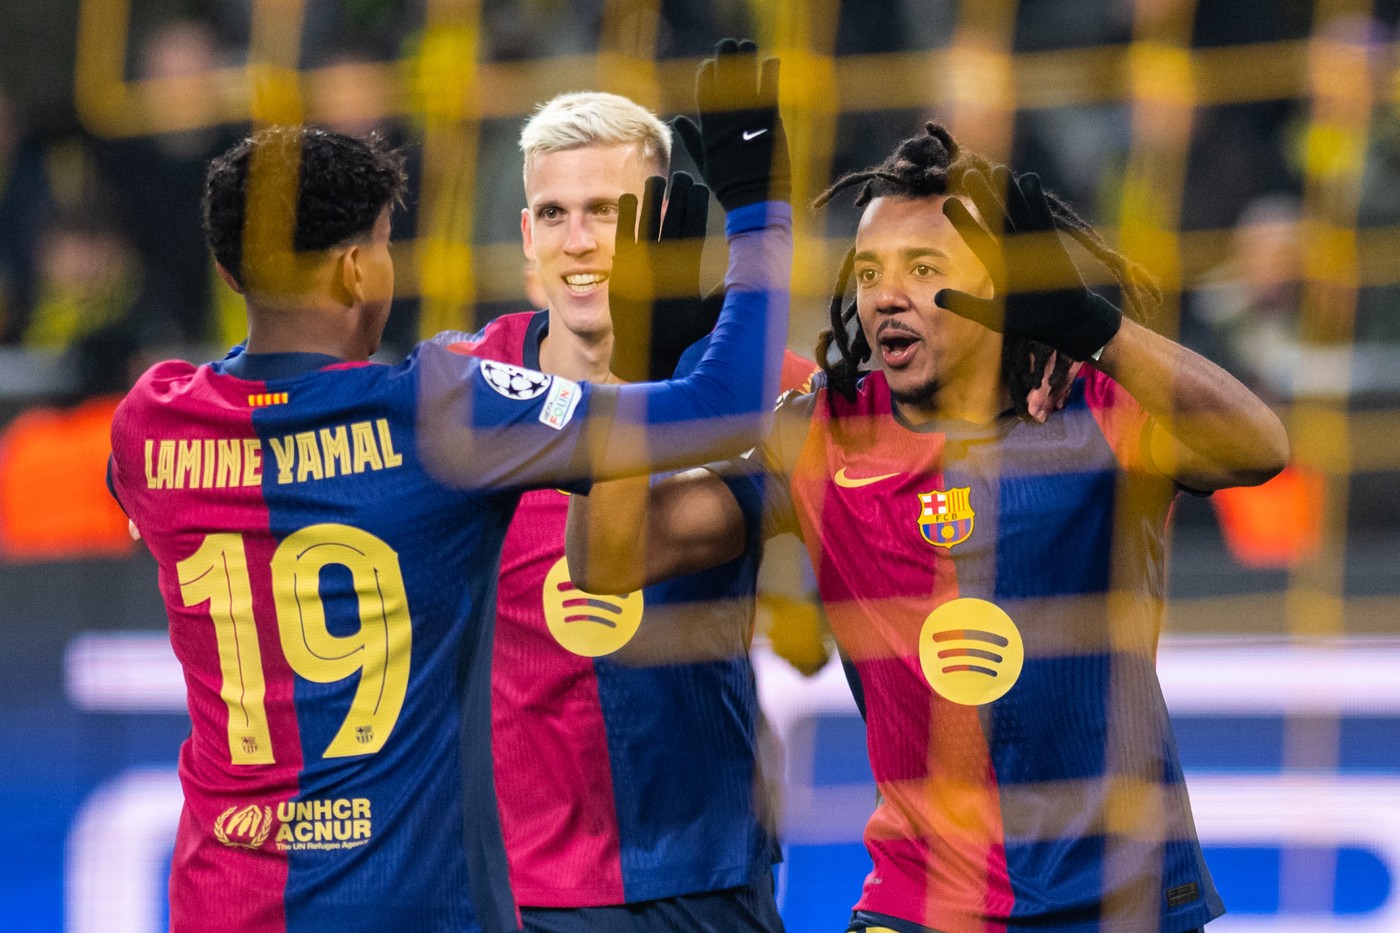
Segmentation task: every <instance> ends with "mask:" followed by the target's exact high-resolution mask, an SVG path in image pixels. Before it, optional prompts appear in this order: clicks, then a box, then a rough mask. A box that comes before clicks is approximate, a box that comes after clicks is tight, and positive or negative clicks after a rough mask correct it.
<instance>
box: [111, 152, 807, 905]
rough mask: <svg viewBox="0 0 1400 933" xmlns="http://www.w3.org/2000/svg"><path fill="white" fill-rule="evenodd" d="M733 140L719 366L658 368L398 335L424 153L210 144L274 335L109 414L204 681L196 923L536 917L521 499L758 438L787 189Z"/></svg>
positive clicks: (211, 233)
mask: <svg viewBox="0 0 1400 933" xmlns="http://www.w3.org/2000/svg"><path fill="white" fill-rule="evenodd" d="M705 142H706V147H707V154H708V157H709V159H710V161H711V163H712V164H713V172H714V175H715V177H716V178H727V179H728V181H729V182H730V183H736V184H737V183H743V184H746V185H747V190H748V191H749V193H750V195H751V196H750V197H749V198H748V199H746V200H744V201H743V202H742V203H736V202H731V203H730V205H729V208H730V209H729V210H728V212H727V218H726V229H727V232H728V236H729V248H730V255H729V266H728V272H727V274H726V289H727V291H726V297H725V300H724V307H723V311H722V313H721V314H720V319H719V321H718V323H717V324H716V327H715V331H714V334H713V336H712V339H711V343H710V348H709V351H708V352H707V353H706V355H705V357H704V358H703V359H702V360H701V361H700V364H699V365H698V366H697V367H696V369H695V370H694V372H693V373H691V374H690V375H689V376H688V377H686V378H685V379H682V380H676V381H673V382H666V383H660V384H656V383H647V384H639V385H633V386H602V385H592V384H578V383H575V382H573V381H570V380H568V379H564V378H562V377H554V376H548V375H544V374H541V373H538V372H534V371H531V370H527V369H523V368H520V367H515V366H510V365H506V364H501V363H492V362H485V361H482V360H479V359H476V358H474V357H470V356H467V355H463V354H460V353H456V352H453V351H452V350H451V349H449V348H448V347H447V346H446V345H445V341H429V342H426V343H424V344H420V345H419V346H418V347H417V348H416V349H415V350H414V351H413V353H411V354H410V355H409V357H408V358H407V359H406V360H405V361H404V362H403V363H401V364H399V365H395V366H389V365H380V364H375V363H371V362H370V361H369V357H370V355H371V354H372V353H374V351H375V349H376V347H377V346H378V344H379V340H380V335H381V333H382V332H383V329H384V324H385V319H386V316H387V314H388V309H389V304H390V299H391V297H392V295H393V282H394V275H393V262H392V259H391V256H390V252H389V236H390V213H391V209H392V207H393V206H394V205H395V204H396V202H397V200H398V198H399V195H400V193H401V192H402V190H403V186H404V175H403V170H402V163H401V161H400V159H399V158H398V156H397V155H395V154H394V153H391V152H388V151H385V150H384V149H383V148H382V147H380V146H379V145H378V144H377V143H376V142H374V141H373V140H371V141H361V140H356V139H352V138H349V137H346V136H342V135H339V134H335V133H330V132H326V131H323V130H319V129H311V128H304V127H292V128H277V129H271V130H266V131H263V132H260V133H258V134H256V135H254V136H252V137H250V138H249V139H247V140H245V141H243V142H242V143H240V144H239V145H237V146H235V147H234V148H233V149H232V150H230V151H229V152H228V153H226V154H225V155H223V156H221V157H220V158H218V159H216V160H215V161H214V162H213V163H212V164H211V166H210V168H209V172H208V179H207V188H206V197H205V225H206V231H207V238H208V241H209V245H210V247H211V250H212V252H213V254H214V257H215V259H216V261H217V263H218V267H219V272H220V274H221V275H222V276H223V278H224V279H225V281H227V282H228V283H229V284H230V285H231V286H233V287H234V288H236V289H237V290H238V291H239V292H240V293H242V295H243V296H244V299H245V302H246V305H247V313H248V339H247V344H246V348H238V349H236V350H235V351H234V352H233V353H231V354H230V355H229V356H228V357H226V358H225V359H223V360H221V361H218V362H215V363H209V364H205V365H202V366H193V365H190V364H188V363H185V362H182V361H170V362H165V363H161V364H158V365H157V366H155V367H154V368H152V369H151V370H149V371H148V372H147V373H146V374H145V375H144V376H142V377H141V379H140V380H139V381H138V383H137V385H136V386H135V387H134V388H133V390H132V391H131V392H130V394H129V395H128V396H127V397H126V399H125V400H124V401H123V402H122V404H121V406H120V408H119V409H118V411H117V413H116V415H115V417H114V419H113V424H112V459H111V465H110V483H111V486H112V488H113V491H114V494H115V495H116V496H117V498H118V499H119V501H120V502H121V504H122V505H123V507H124V508H125V510H126V512H127V514H128V515H129V516H130V517H131V519H132V520H133V521H134V523H135V525H136V527H137V528H138V529H139V531H140V532H141V534H142V536H143V537H144V539H145V541H146V543H147V545H148V546H149V547H150V550H151V553H152V554H153V555H154V556H155V558H156V561H157V564H158V569H159V585H160V588H161V592H162V595H163V597H164V600H165V603H166V607H167V611H168V614H169V617H170V633H171V640H172V643H173V645H174V649H175V653H176V656H177V657H178V658H179V659H180V661H181V664H182V665H183V667H184V672H185V678H186V683H187V686H188V692H189V711H190V717H191V720H192V731H191V735H190V738H189V739H188V740H187V741H186V742H185V744H184V745H183V747H182V748H181V753H180V762H179V773H180V778H181V782H182V785H183V788H184V793H185V806H184V809H183V812H182V815H181V819H180V825H179V829H178V833H177V839H176V849H175V853H174V858H173V862H172V869H171V884H170V916H171V926H172V928H173V929H175V930H177V931H199V933H217V931H230V933H232V931H239V933H250V931H254V933H258V931H269V933H272V931H334V933H346V931H366V933H369V931H373V933H383V931H387V930H413V931H444V933H446V931H451V933H462V931H475V930H478V929H480V930H487V931H497V930H515V929H517V928H518V914H517V911H516V907H515V904H514V902H513V900H512V897H511V893H510V887H509V878H508V866H507V861H506V857H505V851H504V848H503V846H502V843H501V835H500V825H499V820H498V817H497V810H496V799H495V792H494V787H493V784H492V775H491V746H490V719H489V716H490V713H489V710H490V705H489V704H490V682H489V677H490V661H491V639H492V629H493V624H494V620H495V612H494V590H495V574H496V568H497V564H498V561H499V558H500V554H501V543H502V539H503V538H504V535H505V531H506V528H507V526H508V524H509V521H510V517H511V514H512V513H513V511H514V508H515V504H516V502H517V500H518V498H519V495H520V493H521V491H522V490H525V489H531V488H563V489H567V490H572V491H579V490H583V489H586V488H587V484H588V481H589V479H590V478H591V477H605V476H621V475H627V474H646V473H648V472H651V471H653V470H656V469H669V468H674V467H676V466H678V465H682V464H684V463H685V462H686V461H690V462H702V461H703V459H704V458H707V457H710V456H714V455H716V454H718V453H719V452H720V451H722V450H729V451H731V452H735V451H737V449H739V448H742V446H743V445H744V444H746V443H754V442H756V441H757V440H758V439H759V438H760V437H761V433H762V429H763V426H764V422H765V420H766V419H767V418H768V417H769V416H768V414H767V413H766V410H767V409H768V408H769V405H768V400H767V399H765V398H764V397H763V395H764V392H765V391H766V390H771V391H776V388H777V379H776V373H777V369H778V357H779V348H780V347H781V346H782V344H783V342H784V337H785V335H786V328H787V324H786V306H787V294H786V289H787V282H788V277H789V274H790V254H791V239H790V238H791V233H790V225H791V220H790V218H791V208H790V206H789V205H788V204H787V203H786V202H783V201H770V200H769V199H768V194H767V179H768V177H769V169H768V168H767V166H766V165H763V166H759V165H758V164H757V163H756V162H754V161H753V160H751V159H747V158H746V156H745V154H744V153H742V152H736V146H735V144H734V143H733V142H732V141H730V140H725V139H714V138H713V134H712V133H709V132H708V128H707V132H706V135H705ZM629 207H630V205H629ZM631 209H632V210H635V208H634V207H632V208H631ZM633 229H634V228H630V227H627V226H626V225H624V227H623V228H622V229H621V230H620V231H619V238H620V241H621V245H620V247H619V248H620V249H621V248H624V247H625V248H627V249H636V245H635V244H632V243H631V241H632V239H633V233H632V230H633ZM736 426H737V429H736ZM523 779H529V776H523Z"/></svg>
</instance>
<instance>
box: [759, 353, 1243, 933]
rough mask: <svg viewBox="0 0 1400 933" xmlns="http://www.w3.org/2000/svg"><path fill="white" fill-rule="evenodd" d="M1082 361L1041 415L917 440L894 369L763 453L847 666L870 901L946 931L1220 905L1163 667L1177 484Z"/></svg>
mask: <svg viewBox="0 0 1400 933" xmlns="http://www.w3.org/2000/svg"><path fill="white" fill-rule="evenodd" d="M1147 423H1148V416H1147V414H1146V413H1145V412H1144V410H1143V409H1142V408H1141V406H1140V405H1138V404H1137V402H1136V401H1135V400H1133V399H1132V398H1131V396H1129V395H1128V394H1127V393H1126V392H1125V391H1124V390H1123V389H1122V388H1121V387H1119V386H1118V385H1117V383H1115V382H1113V381H1112V380H1111V379H1109V378H1108V377H1106V376H1104V375H1103V374H1101V373H1099V372H1097V371H1095V370H1093V369H1090V368H1087V367H1086V369H1085V375H1084V376H1083V377H1081V378H1080V379H1078V380H1077V381H1076V383H1075V385H1074V387H1073V391H1072V394H1071V397H1070V400H1069V402H1068V404H1067V406H1066V407H1065V408H1064V410H1062V411H1060V412H1057V413H1056V414H1054V415H1052V416H1051V417H1050V419H1049V420H1048V421H1047V423H1045V424H1044V425H1035V424H1030V423H1026V422H1023V421H1021V420H1019V419H1017V418H1015V417H1013V416H1011V415H1009V414H1008V415H1006V416H1003V417H1002V418H1000V419H998V420H997V421H995V422H994V423H992V424H989V425H970V424H966V423H962V422H934V423H930V424H925V425H920V426H918V427H912V426H910V425H908V424H906V423H904V422H903V421H902V420H900V419H899V418H898V417H897V416H896V415H895V414H894V413H893V409H892V403H891V398H890V393H889V388H888V385H887V384H886V382H885V379H884V376H883V374H881V373H878V372H876V373H872V374H870V375H867V376H866V377H865V378H864V379H863V381H862V382H861V383H860V387H859V391H858V394H857V397H856V398H855V400H854V401H850V400H847V399H845V398H843V397H841V396H840V395H839V394H837V393H833V392H831V391H830V390H829V389H828V388H827V387H826V386H825V385H824V384H823V383H819V385H818V388H817V391H816V392H815V393H813V394H811V395H807V396H802V397H799V398H796V399H789V400H787V401H786V402H785V404H784V405H783V406H781V408H780V417H779V422H778V426H777V428H776V430H775V432H774V434H773V435H772V438H771V439H770V442H769V444H768V445H767V447H766V448H765V449H764V456H765V458H766V460H767V464H766V466H767V469H768V471H769V472H770V473H773V474H776V475H778V476H779V477H781V478H782V481H781V482H777V483H774V484H772V485H773V486H776V487H779V488H777V489H775V490H770V491H771V495H772V498H773V502H772V503H771V504H770V507H771V509H772V511H773V516H774V520H775V521H777V523H778V526H779V527H787V528H789V529H791V530H795V531H797V532H798V533H799V534H800V535H801V536H802V537H803V539H804V541H805V542H806V545H807V549H808V552H809V554H810V556H811V559H812V564H813V567H814V568H815V571H816V576H817V583H818V588H819V590H820V595H821V598H822V601H823V604H824V606H825V609H826V612H827V616H828V618H829V620H830V623H831V629H832V632H833V633H834V635H835V636H836V639H837V642H838V644H839V645H840V646H841V649H842V651H843V653H844V655H845V656H846V658H847V659H848V665H847V666H848V670H850V671H853V673H852V675H851V678H852V687H853V690H854V691H855V693H856V695H857V699H858V702H859V703H860V704H861V708H862V713H863V714H864V717H865V721H866V733H867V743H868V750H869V755H870V763H871V768H872V771H873V773H874V776H875V780H876V784H877V786H878V789H879V802H878V805H877V807H876V809H875V813H874V815H873V816H872V817H871V819H870V821H869V823H868V825H867V828H866V832H865V843H866V847H867V848H868V850H869V852H870V855H871V858H872V860H873V862H874V870H873V871H872V872H871V873H870V875H869V877H868V878H867V879H866V882H865V887H864V891H863V893H862V896H861V898H860V901H859V903H858V904H857V907H858V909H862V910H870V911H875V912H878V913H881V914H886V915H890V916H894V917H898V918H901V919H904V920H908V921H911V922H914V923H918V924H923V925H925V926H929V927H932V928H935V929H938V930H943V931H947V933H964V931H977V933H987V931H994V930H995V931H1000V930H1032V929H1049V928H1053V929H1055V930H1057V931H1065V933H1099V931H1108V930H1152V931H1154V933H1180V931H1185V930H1193V929H1195V928H1196V927H1198V926H1200V925H1201V924H1203V923H1204V922H1206V921H1208V920H1210V919H1212V918H1214V917H1216V916H1218V915H1219V914H1221V913H1223V910H1224V908H1223V906H1222V904H1221V901H1220V898H1219V896H1218V895H1217V894H1216V891H1215V889H1214V887H1213V885H1212V883H1211V878H1210V874H1209V872H1208V871H1207V869H1206V866H1205V863H1204V860H1203V858H1202V855H1201V850H1200V846H1199V843H1198V842H1197V838H1196V832H1195V826H1194V823H1193V821H1192V817H1191V811H1190V805H1189V803H1188V800H1187V794H1186V786H1185V783H1184V781H1183V778H1182V773H1181V767H1180V764H1179V762H1178V756H1177V752H1176V747H1175V740H1174V738H1173V736H1172V730H1171V726H1170V723H1169V721H1168V717H1167V710H1166V705H1165V703H1164V701H1163V698H1162V694H1161V689H1160V687H1159V685H1158V681H1157V677H1156V672H1155V653H1156V646H1157V639H1158V634H1159V630H1160V626H1161V621H1162V599H1163V593H1164V586H1165V570H1164V561H1165V549H1166V541H1165V533H1166V526H1167V521H1168V517H1169V513H1170V510H1171V504H1172V501H1173V498H1174V496H1175V494H1176V492H1177V490H1176V488H1175V487H1174V486H1173V484H1172V483H1170V482H1169V481H1168V480H1166V479H1165V478H1164V477H1163V476H1162V475H1161V474H1160V473H1158V472H1157V471H1156V470H1155V469H1154V468H1153V467H1152V466H1151V464H1150V462H1149V461H1148V459H1147V457H1146V455H1145V453H1144V451H1143V444H1144V441H1145V437H1146V430H1145V428H1146V425H1147Z"/></svg>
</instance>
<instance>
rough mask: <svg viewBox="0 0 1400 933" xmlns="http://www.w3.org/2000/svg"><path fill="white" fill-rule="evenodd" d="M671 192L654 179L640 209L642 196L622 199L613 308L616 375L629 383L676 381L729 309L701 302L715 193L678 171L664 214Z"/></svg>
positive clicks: (611, 289) (658, 178) (610, 296)
mask: <svg viewBox="0 0 1400 933" xmlns="http://www.w3.org/2000/svg"><path fill="white" fill-rule="evenodd" d="M665 190H666V179H664V178H662V177H661V176H659V175H653V176H652V177H651V178H648V179H647V182H646V186H645V187H644V188H643V191H642V200H641V204H640V206H639V205H638V202H637V197H636V195H631V194H624V195H623V196H622V197H621V198H620V199H619V200H618V208H617V244H616V248H615V250H614V252H613V265H612V273H611V275H610V276H609V279H608V304H609V310H610V311H611V312H612V324H613V351H612V371H613V373H615V374H616V375H617V376H618V377H619V378H620V379H622V380H624V381H626V382H642V381H648V380H649V381H655V380H659V379H669V378H670V377H671V374H672V373H674V372H675V369H676V363H677V361H678V360H679V359H680V357H681V354H682V353H683V352H685V348H686V347H688V346H690V345H691V344H692V343H694V342H695V341H697V340H699V339H700V338H701V337H703V336H705V335H706V334H708V333H709V332H710V331H711V330H712V329H713V328H714V325H715V319H716V318H717V317H718V316H719V310H720V305H721V304H722V299H720V300H709V299H704V298H701V297H700V255H701V250H702V247H703V246H704V242H705V221H706V217H707V215H708V213H709V206H710V189H709V188H706V187H705V186H704V185H697V184H696V183H695V181H694V179H692V178H691V177H690V176H689V175H687V174H686V173H685V172H677V173H676V174H675V175H674V176H672V178H671V196H670V199H669V201H668V202H667V205H666V210H665V216H664V217H663V216H662V201H663V195H664V193H665ZM639 208H640V217H641V223H640V225H639V224H638V223H637V218H638V214H639ZM633 230H636V231H637V234H636V236H633V232H632V231H633Z"/></svg>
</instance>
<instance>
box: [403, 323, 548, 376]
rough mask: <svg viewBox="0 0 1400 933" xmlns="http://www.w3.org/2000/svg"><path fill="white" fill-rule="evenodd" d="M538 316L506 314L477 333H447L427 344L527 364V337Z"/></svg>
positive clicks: (500, 360)
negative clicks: (525, 354) (525, 355)
mask: <svg viewBox="0 0 1400 933" xmlns="http://www.w3.org/2000/svg"><path fill="white" fill-rule="evenodd" d="M537 316H538V313H537V312H532V311H521V312H519V313H515V314H503V315H501V316H500V317H498V318H496V319H494V320H492V321H491V322H490V323H488V324H487V325H486V326H485V327H483V328H482V329H481V330H479V331H477V332H475V333H467V332H465V331H444V332H443V333H441V334H438V335H437V336H435V337H433V338H432V339H431V340H430V341H428V343H430V344H434V345H437V346H440V347H443V348H445V349H446V350H448V351H450V352H452V353H458V354H462V355H464V356H475V357H477V358H480V359H492V360H497V361H499V362H502V363H512V364H516V365H520V364H522V363H523V362H524V349H525V341H526V338H527V337H528V336H529V334H530V332H531V330H532V329H533V327H534V326H535V325H536V319H537Z"/></svg>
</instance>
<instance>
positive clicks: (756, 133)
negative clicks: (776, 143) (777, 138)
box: [742, 126, 768, 142]
mask: <svg viewBox="0 0 1400 933" xmlns="http://www.w3.org/2000/svg"><path fill="white" fill-rule="evenodd" d="M766 132H768V127H766V126H765V127H764V128H763V129H761V130H744V132H743V134H742V135H743V137H744V142H748V141H749V140H751V139H758V137H760V136H762V135H763V134H764V133H766Z"/></svg>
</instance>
